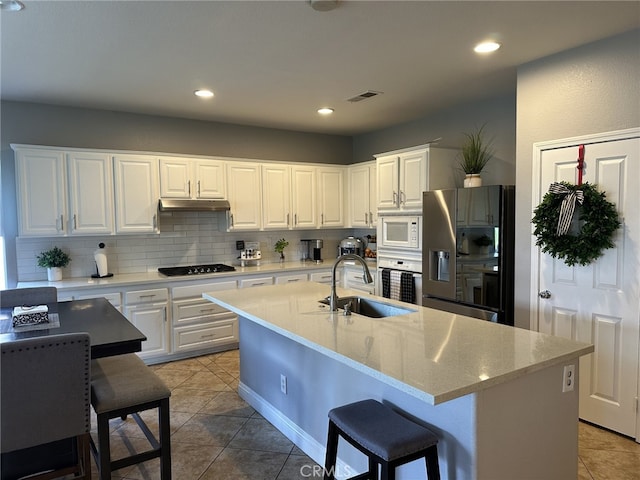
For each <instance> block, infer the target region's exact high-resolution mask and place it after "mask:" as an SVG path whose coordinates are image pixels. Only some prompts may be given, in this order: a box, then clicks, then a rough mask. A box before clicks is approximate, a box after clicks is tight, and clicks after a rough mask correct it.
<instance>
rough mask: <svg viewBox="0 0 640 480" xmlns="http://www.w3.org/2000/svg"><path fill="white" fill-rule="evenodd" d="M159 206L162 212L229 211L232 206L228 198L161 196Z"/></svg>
mask: <svg viewBox="0 0 640 480" xmlns="http://www.w3.org/2000/svg"><path fill="white" fill-rule="evenodd" d="M158 208H159V209H160V211H161V212H227V211H229V210H230V209H231V206H230V205H229V202H228V201H227V200H188V199H181V198H161V199H160V201H159V202H158Z"/></svg>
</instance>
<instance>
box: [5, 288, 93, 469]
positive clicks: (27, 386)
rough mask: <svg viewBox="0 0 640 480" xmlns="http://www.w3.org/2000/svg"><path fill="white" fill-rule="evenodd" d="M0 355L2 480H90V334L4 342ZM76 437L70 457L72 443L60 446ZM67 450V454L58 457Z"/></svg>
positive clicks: (49, 336) (50, 336)
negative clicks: (25, 479)
mask: <svg viewBox="0 0 640 480" xmlns="http://www.w3.org/2000/svg"><path fill="white" fill-rule="evenodd" d="M54 290H55V289H54ZM0 351H1V358H0V366H1V370H2V373H1V374H0V379H1V381H0V392H1V400H0V401H1V402H2V409H1V412H2V413H1V418H0V426H1V430H2V434H1V440H0V442H1V447H2V454H3V461H2V478H3V479H4V478H17V477H22V476H27V475H34V474H38V475H34V476H33V477H31V476H30V477H29V478H30V479H36V478H38V479H50V478H58V477H61V476H65V475H70V474H71V475H74V476H73V478H84V479H89V480H90V479H91V465H90V462H91V455H90V454H89V432H90V430H91V415H90V413H91V411H90V408H91V407H90V398H91V395H90V382H91V371H90V368H91V363H90V362H91V342H90V339H89V334H88V333H73V334H63V335H48V336H43V337H35V338H27V339H22V340H14V341H11V342H5V343H2V344H1V345H0ZM74 438H75V442H76V447H77V450H75V453H73V454H72V453H70V452H73V443H69V444H67V443H64V442H66V440H65V439H74ZM61 441H62V442H63V443H60V442H61ZM54 442H58V443H54ZM67 445H68V447H67ZM38 448H39V449H38ZM66 448H69V450H68V452H69V453H65V454H64V455H61V454H60V452H61V449H62V451H64V452H67V450H64V449H66ZM27 449H30V450H27ZM43 450H45V451H44V452H43ZM52 452H53V453H52ZM43 453H44V454H45V455H43ZM25 458H27V459H28V462H25V461H21V459H22V460H24V459H25ZM45 458H46V459H45ZM14 459H16V460H14ZM72 459H74V460H76V461H75V462H73V463H74V464H73V465H69V464H70V463H72V462H71V460H72ZM34 469H35V470H34ZM51 469H53V470H54V471H49V470H51ZM66 478H68V477H66Z"/></svg>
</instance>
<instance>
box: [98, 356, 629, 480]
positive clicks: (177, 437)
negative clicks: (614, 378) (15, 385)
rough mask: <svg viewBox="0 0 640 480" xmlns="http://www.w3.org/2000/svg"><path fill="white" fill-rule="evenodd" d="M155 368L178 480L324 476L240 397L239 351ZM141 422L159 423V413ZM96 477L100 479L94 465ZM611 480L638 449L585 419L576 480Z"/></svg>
mask: <svg viewBox="0 0 640 480" xmlns="http://www.w3.org/2000/svg"><path fill="white" fill-rule="evenodd" d="M152 368H153V369H154V370H155V371H156V373H157V374H158V375H159V376H160V377H161V378H162V379H163V380H164V381H165V383H166V384H167V386H169V387H170V388H171V390H172V396H171V431H172V437H171V448H172V466H173V478H174V480H213V479H215V480H227V479H233V480H245V479H246V480H260V479H265V480H266V479H269V480H288V479H292V480H293V479H296V480H298V479H309V478H321V477H319V476H316V477H313V476H312V473H313V470H312V469H313V468H314V466H316V464H315V463H314V462H313V460H311V459H310V458H309V457H307V456H306V455H305V454H304V452H302V451H301V450H299V449H298V448H297V447H296V446H295V445H293V444H292V443H291V442H290V441H289V440H288V439H287V438H286V437H285V436H284V435H282V434H281V433H280V432H279V431H278V430H276V429H275V428H274V427H273V426H272V425H271V424H270V423H269V422H267V421H266V420H265V419H264V418H263V417H262V416H261V415H260V414H258V413H257V412H256V411H255V410H254V409H253V408H251V407H250V406H249V405H247V404H246V403H245V402H244V401H243V400H242V399H241V398H240V397H239V396H238V395H237V393H236V391H237V386H238V377H239V375H240V368H239V358H238V351H237V350H235V351H230V352H223V353H219V354H213V355H205V356H201V357H197V358H192V359H188V360H180V361H176V362H171V363H165V364H160V365H154V366H153V367H152ZM143 418H145V419H147V418H148V419H149V424H150V425H153V424H154V423H155V414H153V415H151V416H149V415H147V414H143ZM94 420H95V419H94ZM93 425H95V421H94V422H93ZM111 428H112V432H111V439H112V443H111V445H112V452H113V455H115V456H122V453H123V452H125V451H135V449H136V448H146V439H145V438H144V435H143V434H142V433H141V432H140V430H139V429H138V428H137V425H136V424H135V422H134V421H133V420H132V419H131V418H128V419H127V420H125V421H122V420H120V419H114V420H112V424H111ZM316 468H318V467H317V466H316ZM93 477H94V478H97V472H96V470H95V465H94V472H93ZM112 478H114V479H124V480H158V479H159V478H160V474H159V461H158V460H157V459H156V460H151V461H149V462H145V463H144V464H142V465H138V466H133V467H128V468H124V469H122V470H118V471H117V472H115V473H114V474H113V476H112ZM609 479H610V480H640V444H638V443H635V442H634V441H632V440H630V439H628V438H626V437H622V436H620V435H617V434H615V433H611V432H609V431H607V430H604V429H601V428H598V427H594V426H592V425H589V424H586V423H583V422H581V423H580V426H579V458H578V480H609ZM514 480H517V479H514ZM540 480H545V479H540Z"/></svg>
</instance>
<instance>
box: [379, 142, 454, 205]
mask: <svg viewBox="0 0 640 480" xmlns="http://www.w3.org/2000/svg"><path fill="white" fill-rule="evenodd" d="M457 154H458V151H457V150H453V149H445V148H434V147H431V146H430V145H422V146H419V147H412V148H409V149H404V150H398V151H395V152H389V153H383V154H380V155H375V157H376V163H377V165H378V180H377V185H378V192H377V194H378V210H379V211H380V212H381V213H394V212H396V211H407V212H421V211H422V192H424V191H426V190H430V189H442V188H453V187H455V181H454V177H453V170H452V168H453V167H452V166H455V164H456V163H455V162H456V155H457Z"/></svg>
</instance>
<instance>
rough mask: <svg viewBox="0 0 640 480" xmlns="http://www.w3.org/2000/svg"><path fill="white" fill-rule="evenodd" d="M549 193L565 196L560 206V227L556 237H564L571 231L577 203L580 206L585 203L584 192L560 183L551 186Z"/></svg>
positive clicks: (557, 229)
mask: <svg viewBox="0 0 640 480" xmlns="http://www.w3.org/2000/svg"><path fill="white" fill-rule="evenodd" d="M549 192H550V193H553V194H555V195H565V197H564V198H563V199H562V204H561V205H560V214H559V215H558V227H557V228H556V235H558V236H560V235H564V234H566V233H567V232H568V231H569V227H570V226H571V220H572V219H573V212H574V211H575V208H576V201H578V203H579V204H580V205H582V202H584V193H583V191H582V190H571V189H569V188H567V187H566V186H565V185H563V184H562V183H558V182H554V183H552V184H551V186H550V187H549Z"/></svg>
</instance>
